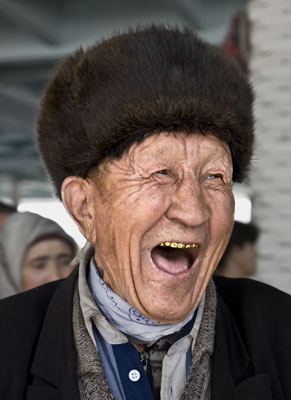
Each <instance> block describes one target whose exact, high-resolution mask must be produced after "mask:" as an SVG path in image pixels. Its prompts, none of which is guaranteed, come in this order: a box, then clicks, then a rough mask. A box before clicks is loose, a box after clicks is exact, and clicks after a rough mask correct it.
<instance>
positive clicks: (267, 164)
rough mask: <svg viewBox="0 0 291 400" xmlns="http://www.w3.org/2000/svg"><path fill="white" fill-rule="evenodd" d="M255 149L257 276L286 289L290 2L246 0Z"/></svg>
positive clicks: (290, 286) (290, 187) (290, 227)
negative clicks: (250, 49) (257, 227)
mask: <svg viewBox="0 0 291 400" xmlns="http://www.w3.org/2000/svg"><path fill="white" fill-rule="evenodd" d="M248 14H249V18H250V22H251V45H252V54H251V60H250V72H251V81H252V83H253V86H254V89H255V91H256V105H255V116H256V120H257V122H256V135H257V147H256V154H255V159H254V163H253V165H254V166H253V170H252V174H251V187H252V190H253V193H254V207H253V219H254V220H255V221H256V222H257V224H258V225H259V226H260V228H261V237H260V240H259V243H258V250H259V263H258V274H257V278H258V279H260V280H263V281H265V282H267V283H270V284H272V285H274V286H276V287H278V288H280V289H282V290H284V291H287V292H289V293H291V1H290V0H250V1H249V4H248Z"/></svg>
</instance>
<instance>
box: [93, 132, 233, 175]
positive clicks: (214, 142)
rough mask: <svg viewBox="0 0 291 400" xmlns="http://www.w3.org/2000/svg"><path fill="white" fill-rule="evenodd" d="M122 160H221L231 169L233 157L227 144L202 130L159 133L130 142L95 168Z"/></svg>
mask: <svg viewBox="0 0 291 400" xmlns="http://www.w3.org/2000/svg"><path fill="white" fill-rule="evenodd" d="M120 160H121V161H122V162H123V165H124V167H125V168H128V169H133V168H134V167H135V166H136V165H139V164H140V163H142V164H143V165H147V164H152V163H153V161H154V160H156V161H158V160H160V161H165V160H167V162H171V161H172V162H173V163H175V162H177V160H179V161H181V162H183V161H184V160H191V161H192V162H195V163H196V164H198V165H199V163H201V164H202V163H204V162H207V161H210V160H211V161H213V162H214V161H217V162H221V163H223V164H224V165H225V166H226V167H227V168H229V169H230V170H231V171H232V158H231V152H230V149H229V146H228V144H227V143H226V142H224V141H222V140H221V139H219V138H217V137H216V136H214V135H212V134H211V133H209V134H201V133H185V132H161V133H158V134H152V135H150V136H147V137H146V138H144V139H143V140H142V141H141V142H140V143H134V144H132V145H131V146H130V147H129V148H128V149H127V150H126V151H125V152H124V153H123V155H122V156H121V157H120V158H118V159H107V160H105V161H103V163H101V165H100V166H99V167H98V169H99V171H100V172H101V171H106V170H108V168H109V169H110V165H116V164H117V163H119V161H120Z"/></svg>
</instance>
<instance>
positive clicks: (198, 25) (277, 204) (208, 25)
mask: <svg viewBox="0 0 291 400" xmlns="http://www.w3.org/2000/svg"><path fill="white" fill-rule="evenodd" d="M145 22H166V23H169V24H177V25H180V26H183V25H187V26H190V27H191V28H192V29H194V30H195V31H197V33H198V35H200V36H201V37H202V38H204V39H205V40H207V41H209V42H211V43H213V44H214V45H216V46H219V47H222V48H223V49H224V50H225V51H226V52H227V53H228V54H230V55H231V57H234V58H235V59H236V61H237V62H238V63H239V65H240V66H241V68H242V69H243V70H244V72H245V73H246V74H248V75H249V77H250V80H251V82H252V84H253V86H254V88H255V91H256V93H257V100H256V105H255V115H256V129H257V143H256V151H255V156H254V161H253V168H252V171H251V174H250V179H249V180H248V181H247V182H246V183H244V184H242V185H236V186H235V197H236V215H235V217H236V220H238V221H241V222H253V223H255V224H256V225H257V226H258V227H259V230H260V236H259V240H258V243H257V252H258V263H257V270H256V273H255V278H257V279H260V280H262V281H265V282H267V283H270V284H272V285H274V286H277V287H279V288H280V289H282V290H285V291H287V292H289V293H291V261H290V260H291V179H290V175H291V110H290V107H291V106H290V105H291V2H290V0H276V2H274V1H273V0H249V1H247V0H147V1H144V0H107V1H101V0H95V1H94V0H82V1H77V0H49V1H47V0H0V200H1V201H5V202H7V203H11V204H15V205H17V207H18V210H19V211H32V212H35V213H38V214H40V215H43V216H45V217H47V218H51V219H53V220H55V221H56V222H58V223H59V224H60V225H61V226H62V227H63V228H64V230H65V231H67V232H68V233H69V234H70V235H72V236H73V237H74V238H75V240H76V241H77V243H78V245H79V246H80V247H81V246H82V245H83V244H84V242H85V240H84V238H83V237H82V235H81V234H80V233H79V232H78V230H77V228H76V227H75V225H74V223H73V222H72V221H71V219H70V217H69V216H68V215H67V214H66V212H65V211H64V209H63V206H62V204H61V203H60V202H59V201H57V200H56V199H55V197H54V193H53V189H52V187H51V184H50V183H49V181H48V179H47V176H46V174H45V171H44V169H43V166H42V163H41V161H40V159H39V157H38V154H37V149H36V146H35V139H34V133H35V119H36V115H37V111H38V107H39V100H40V96H41V93H42V90H43V88H44V85H45V83H46V81H47V79H48V77H49V75H50V73H51V70H52V68H53V67H54V65H55V64H56V63H57V61H58V60H59V59H60V57H62V56H64V55H66V54H68V53H70V52H71V51H73V50H74V49H75V48H76V47H78V46H83V47H87V46H89V45H91V44H93V43H94V42H95V41H96V40H98V39H101V38H105V37H107V36H109V35H110V33H111V32H113V31H116V30H120V29H122V28H123V27H126V26H129V25H135V24H138V23H145ZM214 68H215V66H214ZM226 79H227V77H226ZM64 151H65V149H64Z"/></svg>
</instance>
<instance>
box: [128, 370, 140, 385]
mask: <svg viewBox="0 0 291 400" xmlns="http://www.w3.org/2000/svg"><path fill="white" fill-rule="evenodd" d="M128 377H129V379H130V380H131V381H132V382H137V381H138V380H139V378H140V372H139V371H138V370H137V369H132V370H131V371H129V374H128Z"/></svg>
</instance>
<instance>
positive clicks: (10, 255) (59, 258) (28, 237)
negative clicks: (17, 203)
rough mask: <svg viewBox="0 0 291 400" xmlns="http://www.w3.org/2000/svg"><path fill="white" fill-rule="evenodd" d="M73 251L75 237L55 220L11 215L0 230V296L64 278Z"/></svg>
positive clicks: (24, 213) (29, 214) (26, 213)
mask: <svg viewBox="0 0 291 400" xmlns="http://www.w3.org/2000/svg"><path fill="white" fill-rule="evenodd" d="M75 254H76V244H75V242H74V240H73V239H72V238H71V237H70V236H69V235H67V234H66V232H65V231H64V230H63V229H62V228H61V227H60V226H59V225H58V224H57V223H56V222H54V221H52V220H50V219H47V218H44V217H42V216H40V215H38V214H34V213H30V212H21V213H18V212H17V213H13V214H11V215H10V216H9V218H7V219H6V221H5V223H4V224H3V227H2V230H1V231H0V298H3V297H7V296H10V295H13V294H15V293H18V292H20V291H23V290H28V289H32V288H33V287H36V286H39V285H42V284H44V283H47V282H50V281H53V280H57V279H60V278H65V277H66V276H68V275H69V273H70V272H71V271H72V269H73V268H74V267H73V266H72V265H71V260H72V259H73V257H74V256H75Z"/></svg>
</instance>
